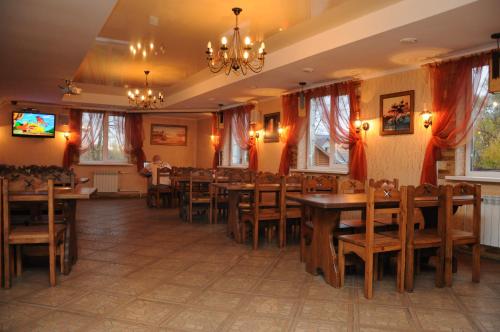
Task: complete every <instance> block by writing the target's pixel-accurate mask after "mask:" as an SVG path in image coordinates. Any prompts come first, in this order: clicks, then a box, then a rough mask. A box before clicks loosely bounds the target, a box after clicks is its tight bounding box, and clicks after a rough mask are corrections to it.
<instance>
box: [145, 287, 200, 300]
mask: <svg viewBox="0 0 500 332" xmlns="http://www.w3.org/2000/svg"><path fill="white" fill-rule="evenodd" d="M198 293H199V290H197V289H195V288H191V287H186V286H179V285H173V284H166V283H164V284H161V285H159V286H156V287H155V288H153V289H152V290H150V291H148V292H146V293H144V294H142V295H141V296H140V297H141V298H143V299H147V300H152V301H166V302H176V303H186V302H187V301H189V300H190V299H191V298H192V297H194V296H195V295H196V294H198Z"/></svg>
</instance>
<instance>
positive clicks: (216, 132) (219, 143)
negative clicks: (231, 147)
mask: <svg viewBox="0 0 500 332" xmlns="http://www.w3.org/2000/svg"><path fill="white" fill-rule="evenodd" d="M218 122H219V118H218V114H217V113H212V146H213V148H214V159H213V162H212V168H213V169H216V168H217V166H219V164H220V160H219V157H220V152H221V151H222V148H223V147H224V139H225V137H226V135H225V131H224V128H219V125H218Z"/></svg>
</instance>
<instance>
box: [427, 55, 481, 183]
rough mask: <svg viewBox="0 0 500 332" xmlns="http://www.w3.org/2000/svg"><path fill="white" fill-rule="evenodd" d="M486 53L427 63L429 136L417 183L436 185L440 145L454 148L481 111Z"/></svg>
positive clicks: (462, 140)
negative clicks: (430, 104)
mask: <svg viewBox="0 0 500 332" xmlns="http://www.w3.org/2000/svg"><path fill="white" fill-rule="evenodd" d="M488 59H489V56H488V54H480V55H475V56H470V57H465V58H461V59H459V60H455V61H449V62H443V63H438V64H432V65H430V66H429V73H430V82H431V93H432V137H431V139H430V140H429V143H428V144H427V148H426V151H425V157H424V162H423V165H422V173H421V175H420V183H431V184H434V185H436V184H437V170H436V162H437V160H438V159H439V158H440V153H441V149H442V148H455V147H457V146H459V145H461V144H463V143H464V142H465V141H466V138H467V137H468V135H469V133H470V132H471V129H472V127H473V124H474V121H475V120H476V118H477V116H478V115H479V114H480V113H481V111H482V110H483V108H484V106H485V103H486V100H487V94H485V93H479V92H480V91H487V90H485V85H486V84H488V78H487V76H488V73H487V72H486V71H483V70H481V69H482V68H481V67H483V66H485V65H487V64H488Z"/></svg>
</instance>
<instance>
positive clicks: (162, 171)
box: [155, 167, 172, 185]
mask: <svg viewBox="0 0 500 332" xmlns="http://www.w3.org/2000/svg"><path fill="white" fill-rule="evenodd" d="M171 175H172V170H171V169H170V168H169V167H158V168H157V169H156V183H155V184H156V185H158V184H162V182H166V181H165V179H166V180H167V182H170V176H171ZM162 180H163V181H162Z"/></svg>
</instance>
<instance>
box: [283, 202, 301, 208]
mask: <svg viewBox="0 0 500 332" xmlns="http://www.w3.org/2000/svg"><path fill="white" fill-rule="evenodd" d="M286 206H288V207H299V206H302V204H300V203H299V202H295V201H286Z"/></svg>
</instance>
